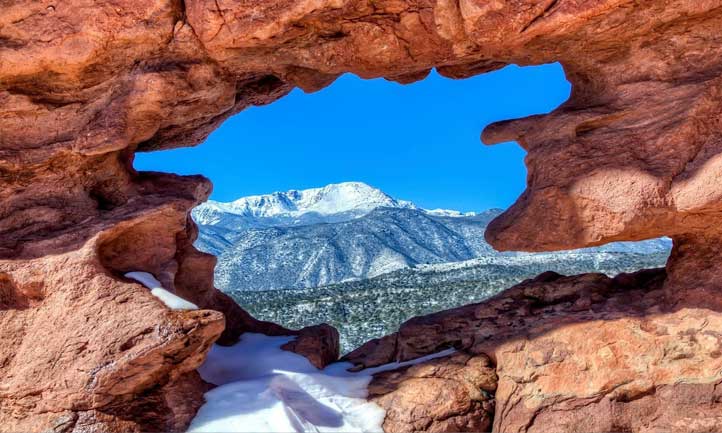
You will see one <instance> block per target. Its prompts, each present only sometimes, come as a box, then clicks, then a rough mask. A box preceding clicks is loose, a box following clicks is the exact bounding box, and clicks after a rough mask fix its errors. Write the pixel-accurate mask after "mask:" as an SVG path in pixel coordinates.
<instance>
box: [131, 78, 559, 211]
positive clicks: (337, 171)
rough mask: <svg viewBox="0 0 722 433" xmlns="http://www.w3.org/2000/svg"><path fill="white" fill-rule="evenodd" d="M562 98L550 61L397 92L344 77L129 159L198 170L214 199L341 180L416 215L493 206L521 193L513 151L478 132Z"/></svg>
mask: <svg viewBox="0 0 722 433" xmlns="http://www.w3.org/2000/svg"><path fill="white" fill-rule="evenodd" d="M569 91H570V85H569V83H568V82H567V81H566V79H565V78H564V72H563V71H562V68H561V66H559V65H558V64H551V65H544V66H536V67H525V68H520V67H516V66H508V67H506V68H504V69H503V70H500V71H496V72H493V73H490V74H485V75H481V76H477V77H473V78H470V79H466V80H450V79H446V78H443V77H441V76H439V75H438V74H436V73H432V74H431V75H430V76H429V77H428V78H427V79H425V80H423V81H420V82H417V83H414V84H411V85H406V86H402V85H399V84H396V83H392V82H389V81H386V80H383V79H377V80H361V79H359V78H358V77H355V76H352V75H345V76H343V77H341V78H339V79H338V80H337V81H336V82H335V83H333V84H332V85H331V86H329V87H327V88H326V89H324V90H321V91H320V92H316V93H313V94H305V93H303V92H302V91H300V90H294V91H293V92H292V93H291V94H290V95H288V96H286V97H285V98H283V99H281V100H279V101H276V102H275V103H273V104H271V105H268V106H264V107H252V108H249V109H247V110H246V111H243V112H241V113H239V114H238V115H236V116H234V117H233V118H231V119H228V120H227V121H226V122H225V123H224V124H223V125H222V126H221V127H220V128H219V129H218V130H216V131H215V132H213V134H211V136H210V137H209V138H208V140H207V141H206V142H205V143H203V144H201V145H199V146H197V147H194V148H184V149H175V150H168V151H162V152H153V153H143V154H138V155H137V157H136V162H135V167H136V168H137V169H138V170H156V171H165V172H175V173H179V174H203V175H205V176H206V177H208V178H210V179H211V180H212V181H213V184H214V189H213V194H212V196H211V198H213V199H215V200H220V201H230V200H234V199H236V198H238V197H242V196H245V195H251V194H265V193H270V192H273V191H286V190H289V189H303V188H311V187H318V186H323V185H326V184H329V183H335V182H343V181H351V180H353V181H362V182H366V183H368V184H370V185H373V186H375V187H377V188H380V189H382V190H384V191H385V192H387V193H388V194H391V195H392V196H394V197H396V198H402V199H406V200H412V201H414V202H415V203H416V204H418V205H420V206H423V207H426V208H447V209H457V210H462V211H471V210H474V211H478V210H484V209H488V208H491V207H501V208H505V207H508V206H509V205H510V204H511V203H513V202H514V200H515V199H516V198H517V196H518V195H519V194H520V193H521V192H522V190H523V189H524V185H525V179H526V170H525V168H524V164H523V158H524V154H525V153H524V151H523V150H522V149H521V148H520V147H519V146H518V145H517V144H516V143H507V144H502V145H497V146H491V147H487V146H484V145H482V144H481V141H480V139H479V134H480V133H481V130H482V129H483V128H484V126H485V125H487V124H489V123H491V122H494V121H497V120H503V119H510V118H517V117H523V116H528V115H531V114H537V113H545V112H548V111H550V110H552V109H554V108H555V107H557V106H558V105H559V104H561V103H562V102H564V101H565V100H566V99H567V98H568V96H569Z"/></svg>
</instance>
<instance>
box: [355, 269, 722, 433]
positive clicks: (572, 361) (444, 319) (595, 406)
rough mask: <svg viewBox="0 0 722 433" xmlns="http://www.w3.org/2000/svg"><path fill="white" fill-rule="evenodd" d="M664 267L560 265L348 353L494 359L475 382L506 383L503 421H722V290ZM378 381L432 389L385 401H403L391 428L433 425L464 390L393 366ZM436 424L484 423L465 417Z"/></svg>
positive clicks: (593, 425)
mask: <svg viewBox="0 0 722 433" xmlns="http://www.w3.org/2000/svg"><path fill="white" fill-rule="evenodd" d="M665 276H666V275H665V272H664V270H661V269H659V270H647V271H640V272H638V273H636V274H622V275H619V276H617V277H615V278H614V279H611V278H608V277H606V276H604V275H602V274H587V275H581V276H576V277H562V276H561V275H558V274H554V273H551V272H549V273H546V274H542V275H540V276H539V277H537V278H536V279H534V280H530V281H526V282H524V283H522V284H520V285H518V286H516V287H514V288H511V289H509V290H507V291H506V292H504V293H501V294H500V295H498V296H496V297H494V298H492V299H490V300H488V301H486V302H483V303H480V304H475V305H468V306H465V307H461V308H457V309H454V310H448V311H444V312H441V313H437V314H432V315H429V316H424V317H417V318H414V319H411V320H410V321H408V322H407V323H405V324H404V325H402V327H401V329H399V331H398V332H397V333H396V334H393V335H390V336H387V337H384V338H382V339H379V340H374V341H371V342H369V343H367V344H366V345H365V346H362V347H360V348H359V349H357V350H356V351H354V352H352V353H351V354H349V355H348V356H347V359H348V360H349V361H351V362H354V363H356V364H357V365H358V366H366V367H368V366H375V365H381V364H385V363H388V362H393V361H397V360H400V361H403V360H407V359H413V358H416V357H418V356H421V355H425V354H428V353H434V352H436V351H438V350H440V349H444V348H448V347H450V346H452V347H457V348H459V349H460V350H462V351H463V352H462V353H468V354H471V355H473V356H476V357H482V358H484V359H490V360H491V362H492V365H494V366H495V367H496V375H498V379H497V377H496V376H495V375H490V374H486V375H483V374H477V375H476V377H482V378H485V379H486V383H479V384H478V385H477V386H476V387H475V389H481V390H486V391H491V390H493V389H496V393H495V400H496V401H495V403H496V407H495V411H493V414H492V415H491V416H492V417H493V420H494V429H493V431H498V432H540V433H542V432H550V431H553V432H645V433H646V432H662V431H663V432H710V433H714V432H718V431H719V430H720V427H722V376H721V375H720V372H722V293H719V292H711V291H709V292H706V293H704V294H703V293H702V292H700V293H698V294H697V295H700V296H689V297H687V298H685V299H684V300H683V301H676V300H675V299H674V294H670V293H669V292H667V291H666V290H665V287H664V280H665ZM465 356H467V357H468V356H469V355H465ZM487 356H488V358H485V357H487ZM472 359H475V358H472ZM440 361H442V360H441V359H439V360H436V362H437V363H440ZM447 364H448V365H451V366H452V367H453V366H454V363H453V362H447ZM416 367H417V368H419V369H422V368H425V369H429V368H431V366H429V365H425V364H421V365H418V366H416ZM444 368H448V366H447V365H446V364H445V365H444ZM442 371H443V369H442ZM404 380H405V382H404ZM414 380H418V379H414ZM375 382H376V386H377V387H381V388H386V387H388V386H389V384H394V383H397V382H401V383H402V384H404V385H405V387H406V388H415V390H414V392H417V393H419V392H424V394H422V397H423V398H422V399H419V398H416V399H414V398H413V397H412V398H409V397H406V394H408V393H409V392H408V391H406V392H404V391H405V389H404V388H400V389H399V390H397V391H395V394H396V395H400V397H398V398H395V399H394V400H393V403H392V405H385V407H392V410H391V411H390V412H388V414H387V422H386V424H385V427H386V426H392V427H393V428H392V429H390V430H387V431H411V430H413V429H410V428H407V426H408V425H411V426H420V427H421V428H422V429H424V428H426V427H427V424H415V423H426V422H427V420H428V418H429V415H428V414H427V413H428V412H429V411H433V410H438V411H439V412H440V413H448V411H446V410H445V408H443V406H442V400H444V401H446V402H449V401H459V400H458V397H457V399H456V400H452V399H451V398H449V397H446V398H444V399H440V398H435V397H434V395H435V392H434V388H433V384H427V383H423V382H422V383H418V384H415V383H413V382H410V381H409V380H408V379H406V378H402V379H395V380H389V379H388V378H384V377H378V378H376V379H375ZM371 389H374V388H373V387H372V388H371ZM444 389H445V390H447V391H448V392H449V394H452V395H453V393H452V391H450V390H453V391H456V392H457V393H458V392H459V390H463V389H464V387H463V386H459V385H457V384H454V383H450V384H448V385H446V386H445V387H444ZM437 393H438V392H437ZM391 395H392V396H393V395H394V393H392V394H391ZM461 401H463V400H461ZM381 402H382V406H384V405H383V402H384V401H383V400H381ZM420 406H421V407H420ZM492 408H493V406H492ZM424 412H427V413H424ZM399 413H401V414H405V415H406V417H405V418H404V419H403V421H404V423H399V422H398V421H397V419H396V418H397V417H398V415H397V414H399ZM453 415H454V417H455V418H456V419H459V418H461V419H464V418H469V417H472V418H473V416H474V409H473V408H472V407H469V406H464V405H461V404H457V405H456V408H455V411H454V412H453ZM475 419H479V418H475ZM431 430H433V431H479V429H476V428H473V427H472V428H466V429H464V425H456V428H453V427H452V428H449V429H444V430H439V429H435V428H432V429H431Z"/></svg>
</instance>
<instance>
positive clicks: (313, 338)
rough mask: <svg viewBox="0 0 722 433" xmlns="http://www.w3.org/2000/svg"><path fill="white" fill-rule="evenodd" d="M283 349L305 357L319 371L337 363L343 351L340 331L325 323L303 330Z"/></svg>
mask: <svg viewBox="0 0 722 433" xmlns="http://www.w3.org/2000/svg"><path fill="white" fill-rule="evenodd" d="M281 349H283V350H288V351H290V352H295V353H298V354H299V355H302V356H305V357H306V358H308V360H309V361H311V364H313V365H314V366H315V367H316V368H319V369H322V368H324V367H326V366H327V365H328V364H330V363H332V362H334V361H337V360H338V357H339V351H340V350H341V349H340V345H339V335H338V331H337V330H336V328H334V327H332V326H330V325H327V324H325V323H324V324H322V325H317V326H309V327H307V328H303V329H301V330H300V331H298V334H297V336H296V339H295V340H293V341H289V342H288V343H286V344H284V345H283V346H281Z"/></svg>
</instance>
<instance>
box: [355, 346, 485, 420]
mask: <svg viewBox="0 0 722 433" xmlns="http://www.w3.org/2000/svg"><path fill="white" fill-rule="evenodd" d="M496 384H497V377H496V372H495V370H494V366H493V365H492V363H491V361H490V360H489V358H488V357H487V356H485V355H477V356H471V355H469V354H467V353H463V352H458V353H455V354H453V355H451V356H448V357H444V358H436V359H433V360H431V361H428V362H425V363H422V364H417V365H413V366H411V367H406V368H403V369H400V370H394V371H387V372H384V373H379V374H376V375H375V376H374V378H373V380H372V381H371V383H370V384H369V400H371V401H373V402H375V403H376V404H378V405H379V406H381V407H382V408H383V409H384V410H386V419H385V420H384V424H383V428H384V431H387V432H399V433H402V432H409V433H410V432H418V431H429V432H486V431H490V430H491V423H492V420H493V417H494V392H495V391H496Z"/></svg>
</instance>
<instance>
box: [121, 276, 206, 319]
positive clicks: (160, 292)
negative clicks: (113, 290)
mask: <svg viewBox="0 0 722 433" xmlns="http://www.w3.org/2000/svg"><path fill="white" fill-rule="evenodd" d="M125 277H126V278H130V279H132V280H135V281H137V282H139V283H140V284H142V285H144V286H145V287H147V288H149V289H150V294H151V295H153V296H155V297H156V298H158V299H160V300H161V302H163V303H164V304H165V305H166V306H167V307H168V308H170V309H171V310H197V309H198V306H197V305H196V304H194V303H192V302H188V301H186V300H185V299H183V298H181V297H180V296H178V295H175V294H173V293H171V292H169V291H167V290H166V289H164V288H163V286H161V284H160V281H158V280H156V279H155V277H154V276H153V275H151V274H149V273H148V272H139V271H135V272H128V273H127V274H125Z"/></svg>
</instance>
